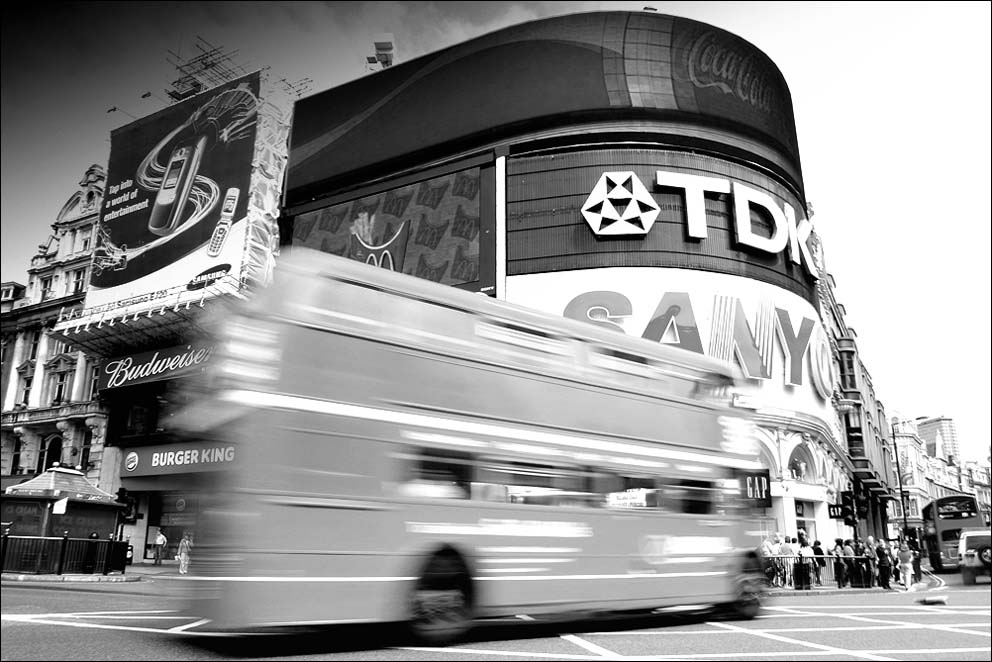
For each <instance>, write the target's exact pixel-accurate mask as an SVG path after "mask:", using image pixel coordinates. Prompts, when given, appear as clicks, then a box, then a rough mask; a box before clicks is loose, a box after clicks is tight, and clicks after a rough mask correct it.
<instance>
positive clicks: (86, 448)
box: [79, 428, 93, 473]
mask: <svg viewBox="0 0 992 662" xmlns="http://www.w3.org/2000/svg"><path fill="white" fill-rule="evenodd" d="M92 450H93V430H91V429H89V428H86V432H84V433H83V446H82V449H81V450H80V453H79V466H81V467H82V468H83V472H84V473H85V472H86V471H87V470H88V469H89V468H90V452H91V451H92Z"/></svg>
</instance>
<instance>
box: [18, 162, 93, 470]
mask: <svg viewBox="0 0 992 662" xmlns="http://www.w3.org/2000/svg"><path fill="white" fill-rule="evenodd" d="M105 183H106V173H105V171H104V169H103V168H102V167H101V166H99V165H92V166H90V167H89V168H88V169H87V170H86V172H85V173H84V175H83V178H82V180H81V181H80V183H79V189H78V190H77V191H75V192H74V193H73V194H72V195H71V196H70V197H69V199H68V200H67V201H66V203H65V204H64V205H63V206H62V209H61V210H60V211H59V212H58V214H57V215H56V217H55V222H54V223H53V224H52V233H51V235H49V237H48V238H47V239H46V240H45V242H44V243H42V244H41V245H40V246H39V247H38V253H37V254H36V255H35V256H34V257H32V258H31V264H30V266H29V268H28V284H27V286H26V288H25V287H23V286H21V287H18V286H17V284H16V283H5V284H4V288H3V289H4V295H5V297H6V298H5V301H4V308H3V310H2V312H0V324H2V329H3V331H2V333H3V361H2V370H0V376H2V387H0V392H2V397H3V412H2V415H0V434H2V455H0V476H2V480H3V487H4V488H6V487H7V486H8V485H11V484H17V483H20V482H23V481H25V480H28V479H30V478H33V477H34V476H37V475H39V474H41V473H43V472H44V471H45V470H47V469H48V468H50V467H51V466H53V465H54V464H55V463H56V462H58V463H60V464H61V465H65V466H72V467H79V468H80V470H81V471H83V473H84V474H86V475H87V476H89V477H93V478H95V476H96V474H97V472H98V470H99V465H100V463H101V459H102V456H103V453H104V431H105V424H106V410H105V408H104V407H103V406H102V405H101V403H100V401H99V398H98V394H97V392H96V390H95V379H96V369H97V368H96V361H95V360H94V358H93V357H92V356H89V355H87V354H85V353H84V352H82V351H79V350H75V349H73V348H71V347H70V346H68V345H67V344H66V343H65V342H63V341H62V340H61V339H60V338H58V337H57V336H56V335H54V334H53V333H52V329H53V327H54V326H55V324H56V322H57V321H58V319H59V316H60V315H61V314H64V313H65V312H66V311H70V310H77V309H79V308H81V307H82V304H83V299H84V296H85V292H86V288H87V286H88V283H89V268H90V260H91V258H92V255H93V245H94V239H95V226H96V223H97V220H98V212H99V209H100V205H101V203H102V201H103V195H104V186H105ZM17 293H21V294H22V296H20V297H16V296H15V295H16V294H17ZM8 294H9V297H8Z"/></svg>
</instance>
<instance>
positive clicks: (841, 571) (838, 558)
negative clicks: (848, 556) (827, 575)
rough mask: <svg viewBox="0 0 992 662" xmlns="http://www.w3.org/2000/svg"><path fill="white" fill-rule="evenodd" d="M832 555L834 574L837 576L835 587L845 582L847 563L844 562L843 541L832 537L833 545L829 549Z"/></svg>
mask: <svg viewBox="0 0 992 662" xmlns="http://www.w3.org/2000/svg"><path fill="white" fill-rule="evenodd" d="M830 553H831V554H832V555H833V557H834V576H835V577H836V578H837V588H844V586H845V585H846V584H847V564H845V563H844V541H843V540H841V539H840V538H834V547H833V549H831V550H830Z"/></svg>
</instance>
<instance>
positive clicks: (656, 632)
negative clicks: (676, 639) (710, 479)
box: [587, 622, 992, 637]
mask: <svg viewBox="0 0 992 662" xmlns="http://www.w3.org/2000/svg"><path fill="white" fill-rule="evenodd" d="M943 625H944V626H945V627H992V626H990V625H989V624H988V623H984V622H980V623H944V624H943ZM918 628H919V626H917V625H916V624H915V623H903V624H901V625H860V626H859V625H847V626H837V627H821V628H815V627H811V628H755V629H754V630H748V632H772V633H781V632H860V631H862V630H907V629H918ZM744 629H747V628H744ZM587 634H590V635H596V636H605V637H618V636H624V637H629V636H652V635H658V636H663V635H675V636H682V635H691V634H701V635H712V634H736V632H733V631H731V630H673V631H671V632H666V631H662V630H652V631H647V632H645V631H635V632H615V631H614V632H588V633H587Z"/></svg>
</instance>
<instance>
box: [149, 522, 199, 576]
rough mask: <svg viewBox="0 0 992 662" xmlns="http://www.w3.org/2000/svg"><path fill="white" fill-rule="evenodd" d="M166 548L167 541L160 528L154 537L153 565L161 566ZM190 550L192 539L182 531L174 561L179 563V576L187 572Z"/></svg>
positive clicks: (191, 548) (187, 533)
mask: <svg viewBox="0 0 992 662" xmlns="http://www.w3.org/2000/svg"><path fill="white" fill-rule="evenodd" d="M168 547H169V539H168V538H167V537H166V535H165V532H164V531H162V529H161V528H160V529H159V530H158V534H157V535H156V536H155V550H154V551H155V562H154V565H162V560H163V559H164V558H165V555H166V550H167V549H168ZM192 550H193V538H192V537H191V536H190V534H189V532H188V531H183V537H182V540H180V541H179V547H178V548H177V549H176V561H179V574H180V575H185V574H186V573H187V572H189V562H190V553H191V552H192Z"/></svg>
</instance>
